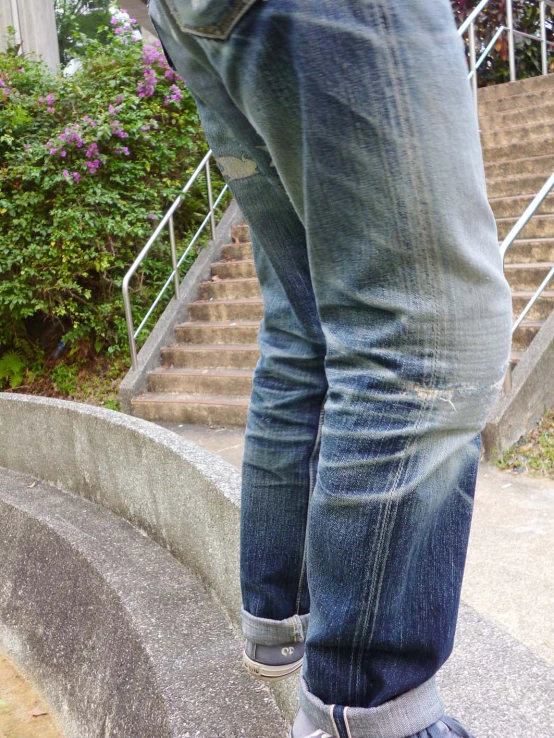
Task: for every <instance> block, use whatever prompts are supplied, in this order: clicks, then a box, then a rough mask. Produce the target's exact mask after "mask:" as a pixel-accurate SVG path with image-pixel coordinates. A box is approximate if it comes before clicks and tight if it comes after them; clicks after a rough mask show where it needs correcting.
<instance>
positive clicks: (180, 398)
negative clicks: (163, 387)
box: [133, 392, 250, 407]
mask: <svg viewBox="0 0 554 738" xmlns="http://www.w3.org/2000/svg"><path fill="white" fill-rule="evenodd" d="M155 402H163V403H175V404H178V403H181V404H183V405H234V406H236V407H248V403H249V402H250V398H249V397H246V396H244V397H242V396H240V395H192V394H183V393H181V392H146V393H145V394H143V395H138V396H137V397H134V398H133V404H138V403H141V404H146V403H155Z"/></svg>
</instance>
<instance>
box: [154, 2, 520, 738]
mask: <svg viewBox="0 0 554 738" xmlns="http://www.w3.org/2000/svg"><path fill="white" fill-rule="evenodd" d="M218 4H219V6H220V7H222V6H223V5H225V6H228V5H229V3H221V2H218V0H215V2H212V6H214V7H216V6H218ZM208 5H209V4H208ZM235 5H236V6H239V5H240V3H239V2H237V3H236V4H235ZM187 7H188V5H187ZM186 12H187V13H189V14H190V10H188V11H186ZM187 21H190V18H187ZM164 30H165V31H166V33H167V37H166V38H164V43H166V45H167V44H172V43H173V44H174V45H175V53H177V51H178V48H180V46H183V47H185V49H187V50H186V51H185V52H184V57H183V62H182V67H181V66H179V64H178V67H179V71H182V72H184V74H185V77H186V78H187V81H188V82H189V84H190V86H191V89H192V90H193V92H194V93H195V95H196V96H197V97H198V99H199V100H200V102H201V109H202V104H204V106H205V109H204V113H203V119H204V123H205V125H206V129H207V134H208V138H209V139H210V142H211V143H212V145H213V146H214V150H215V153H216V156H220V157H221V156H225V155H226V154H225V151H226V147H229V151H232V153H231V154H230V155H231V156H233V157H235V158H236V159H241V158H242V157H243V156H244V157H246V158H250V160H252V161H254V162H256V166H257V168H258V170H259V171H260V172H262V171H263V172H264V174H265V179H263V182H264V183H266V182H271V177H272V176H273V172H274V173H275V175H278V176H279V178H280V180H281V181H282V183H283V185H284V188H285V190H286V192H287V194H288V197H289V198H290V201H291V202H292V204H293V206H294V211H293V210H292V209H291V208H290V207H288V206H287V201H286V200H285V199H284V198H283V197H282V192H283V191H282V189H279V188H278V187H276V188H275V189H274V193H275V194H271V195H270V191H269V190H264V192H266V193H267V200H266V197H265V196H263V197H257V196H256V194H255V193H256V187H257V184H256V181H257V180H258V181H259V182H260V187H261V186H262V184H261V182H262V178H261V177H251V178H250V180H249V182H248V183H247V184H245V183H246V179H244V180H235V181H234V182H233V183H232V185H233V191H234V193H235V195H236V197H237V200H238V201H239V204H240V205H241V207H243V209H244V212H245V214H246V216H247V218H248V219H249V220H250V224H251V227H252V229H253V233H254V236H255V238H256V239H257V241H258V242H259V246H260V249H261V253H260V257H259V265H260V271H261V276H262V290H264V299H265V300H266V310H267V311H268V316H269V320H270V324H271V321H272V318H271V309H272V300H273V298H274V299H275V301H276V303H278V307H277V309H276V314H277V315H286V316H287V317H286V319H284V320H283V319H282V320H281V321H278V324H279V328H278V329H277V330H273V331H271V333H272V334H273V335H272V336H270V337H269V339H268V340H265V339H264V333H263V331H262V354H263V355H264V358H263V359H262V361H261V373H260V378H259V379H260V381H258V383H257V387H256V389H255V392H254V398H253V411H252V412H251V414H250V418H249V429H248V433H249V440H248V444H247V447H248V450H247V463H246V466H245V489H244V494H245V505H246V510H247V511H246V513H245V516H244V518H243V520H244V525H243V531H242V535H243V540H244V542H245V546H244V547H243V554H244V551H245V548H247V547H249V546H250V542H251V541H253V542H254V543H253V546H252V551H253V555H252V557H251V558H250V559H249V558H248V555H247V557H246V561H247V562H248V563H247V565H246V566H244V568H243V588H244V591H245V608H246V610H247V611H248V613H249V617H247V618H246V625H247V627H249V628H251V631H250V632H251V633H253V632H254V631H256V632H258V633H259V634H260V637H267V638H268V639H269V640H270V641H271V640H272V639H275V640H278V639H279V638H281V637H282V636H284V635H288V636H291V635H292V636H296V637H299V638H302V637H303V632H302V630H303V628H301V627H300V625H299V622H298V618H297V617H296V616H297V615H298V614H304V613H305V612H307V609H308V598H307V596H305V595H302V596H301V597H300V598H298V591H299V590H298V581H299V574H301V572H302V563H301V562H302V553H301V549H302V550H303V545H300V542H301V541H302V539H303V531H304V515H305V511H306V509H307V507H308V497H309V495H310V489H311V485H310V477H311V478H312V479H315V488H314V491H313V497H312V500H311V502H310V504H309V512H308V519H309V522H308V534H307V538H308V546H307V573H308V581H309V594H310V600H311V602H310V625H309V632H308V638H307V644H306V663H305V669H304V679H303V682H302V690H301V704H302V707H303V710H304V712H305V714H306V715H307V716H308V717H309V718H310V720H311V721H312V723H313V724H314V725H316V726H317V728H319V729H321V730H325V731H327V732H328V733H329V734H331V735H333V736H336V737H337V738H338V737H339V736H340V738H345V737H346V736H348V738H367V736H368V735H371V736H372V738H374V737H375V738H405V737H406V736H410V735H413V734H415V733H417V732H418V731H420V730H423V729H424V728H426V727H427V726H428V725H430V724H431V723H433V722H435V721H436V720H438V718H439V717H441V715H442V705H441V703H440V699H439V697H438V695H437V693H436V690H435V687H434V682H433V677H434V674H435V673H436V671H437V670H438V669H439V668H440V666H441V665H442V664H443V663H444V661H445V660H446V659H447V658H448V656H449V654H450V652H451V648H452V642H453V636H454V631H455V624H456V617H457V610H458V604H459V595H460V585H461V578H462V572H463V567H464V560H465V552H466V547H467V539H468V533H469V525H470V520H471V509H472V497H473V492H474V485H475V474H476V469H477V463H478V458H479V443H478V439H477V435H478V433H479V431H480V430H481V428H482V426H483V424H484V422H485V420H486V417H487V413H488V411H489V409H490V406H491V404H492V402H493V401H494V398H495V395H496V392H497V390H498V388H499V385H500V383H501V381H502V378H503V374H504V371H505V368H506V364H507V359H508V348H509V334H510V322H511V306H510V295H509V290H508V288H507V285H506V284H505V282H504V280H503V277H502V272H501V260H500V254H499V250H498V244H497V240H496V230H495V225H494V219H493V216H492V213H491V211H490V208H489V206H488V203H487V199H486V192H485V187H484V176H483V167H482V162H481V152H480V147H479V139H478V132H477V126H476V121H475V117H474V112H473V107H472V102H471V98H470V93H469V87H468V85H467V79H466V70H465V65H464V61H463V53H462V48H461V43H460V41H459V39H458V38H457V36H456V33H455V28H454V24H453V19H452V14H451V11H450V6H449V2H448V0H411V2H405V0H402V2H400V0H347V2H344V3H336V2H330V1H329V2H327V1H326V0H302V2H300V0H272V2H268V3H262V2H259V3H256V4H254V5H253V7H252V8H251V9H250V10H249V12H248V13H246V15H244V16H243V17H242V20H240V22H238V23H237V25H235V27H234V29H233V31H232V33H231V35H230V36H229V37H228V38H227V40H225V41H215V40H210V39H206V38H198V39H197V40H194V39H193V38H192V37H191V36H189V35H187V34H188V30H190V29H188V30H187V32H186V33H183V34H181V33H180V32H179V31H178V30H177V28H176V26H173V27H171V24H169V25H167V26H166V27H165V29H164ZM197 30H198V29H195V31H194V32H196V31H197ZM169 51H170V54H172V55H173V53H172V49H171V48H169ZM198 60H201V64H199V63H198ZM174 61H175V59H174ZM211 80H216V81H217V84H215V83H214V82H212V81H211ZM212 85H213V87H212V89H211V91H210V87H211V86H212ZM216 88H217V89H216ZM223 108H224V109H223ZM214 109H215V110H216V112H217V115H215V114H214ZM239 118H240V120H242V121H243V125H242V128H241V126H240V125H235V124H234V123H233V121H235V120H239ZM229 121H231V123H229ZM224 123H225V125H223V124H224ZM223 130H225V131H226V134H225V136H224V138H225V141H223V140H222V142H221V145H220V144H219V143H218V142H219V139H218V136H219V135H220V134H219V133H218V132H221V131H223ZM253 131H255V132H256V136H258V137H259V139H256V141H257V143H256V144H254V142H253V141H252V143H251V144H249V143H248V139H249V137H250V136H251V132H253ZM228 136H231V137H234V139H235V143H234V144H233V143H232V142H231V141H230V140H229V139H228V138H227V137H228ZM233 146H234V147H235V148H234V149H233ZM264 146H265V147H267V150H268V153H269V155H270V156H271V157H272V162H273V164H274V167H272V166H271V165H270V164H269V169H267V167H268V160H267V159H263V158H262V153H260V152H263V149H262V148H260V147H264ZM245 147H246V148H245ZM240 152H243V153H242V154H241V153H240ZM263 153H265V152H263ZM223 164H225V162H223ZM264 168H265V169H264ZM224 169H225V166H224ZM241 182H242V183H243V184H244V187H242V185H241V184H240V183H241ZM277 193H279V194H277ZM274 198H275V199H274ZM252 199H254V200H256V201H257V202H254V201H253V200H252ZM260 202H262V203H263V205H262V207H261V209H260V207H259V204H260ZM270 203H271V204H270ZM273 203H275V204H273ZM266 207H267V208H268V211H269V212H270V214H271V215H270V217H267V219H266V216H265V214H264V208H266ZM293 212H295V213H296V215H297V216H298V218H297V220H296V221H295V226H294V228H291V227H290V226H289V225H288V224H289V223H290V222H292V220H290V218H291V213H293ZM281 214H282V215H281ZM281 218H282V221H283V223H286V224H287V226H286V228H285V226H283V225H282V224H281V225H279V222H280V220H281ZM302 229H303V230H302ZM285 234H286V237H285ZM292 234H296V236H294V237H293V238H290V236H291V235H292ZM291 244H292V248H291ZM266 260H267V264H268V265H271V268H270V269H269V270H268V271H267V272H266V273H265V276H264V263H266ZM294 279H298V280H299V283H298V285H296V286H292V280H294ZM264 283H265V287H264ZM311 295H313V298H312V297H311ZM290 326H292V327H290ZM310 330H312V333H310ZM313 331H315V334H314V333H313ZM264 341H265V342H264ZM323 351H324V353H325V364H324V370H323V362H322V359H323ZM274 352H275V355H276V356H277V357H278V358H277V364H274V363H273V358H272V357H273V353H274ZM280 352H284V360H283V358H282V357H281V356H280ZM304 352H306V354H304ZM288 392H291V393H292V395H291V397H292V402H289V401H288V399H289V398H288V397H287V393H288ZM326 392H327V399H326V401H325V405H324V409H325V417H324V423H323V427H322V434H321V449H320V451H319V454H317V442H316V434H317V427H318V422H319V418H320V411H321V404H322V401H323V397H324V395H325V393H326ZM296 393H299V394H298V395H297V394H296ZM297 398H298V402H297V404H296V406H295V402H296V400H297ZM295 408H296V412H295ZM251 429H252V431H251ZM295 438H298V439H299V440H298V443H297V442H296V441H295ZM266 439H267V440H266ZM295 449H296V454H297V455H296V456H295ZM281 453H282V456H283V459H282V460H283V465H282V466H280V465H279V463H278V461H277V460H278V459H279V458H280V455H281ZM316 456H317V460H318V464H319V466H318V468H317V470H316V468H315V463H314V462H315V460H316ZM295 458H299V459H301V463H300V464H298V466H297V467H296V468H295V466H294V459H295ZM248 459H250V460H251V461H250V464H251V468H249V467H248V464H249V462H248ZM275 463H277V466H274V464H275ZM310 469H311V470H312V474H311V475H310ZM316 472H317V473H316ZM281 509H282V510H283V511H284V517H282V518H281V516H280V514H279V511H280V510H281ZM288 525H290V526H291V528H290V529H288V528H287V526H288ZM264 538H267V539H270V540H265V541H264V540H259V539H264ZM244 561H245V560H244V559H243V563H244ZM289 571H293V572H294V575H293V576H289V574H288V573H289ZM251 582H253V584H251ZM299 603H300V606H299ZM250 608H252V609H250ZM302 626H303V624H302ZM256 629H257V630H256ZM281 640H282V641H285V640H287V638H285V637H282V638H281Z"/></svg>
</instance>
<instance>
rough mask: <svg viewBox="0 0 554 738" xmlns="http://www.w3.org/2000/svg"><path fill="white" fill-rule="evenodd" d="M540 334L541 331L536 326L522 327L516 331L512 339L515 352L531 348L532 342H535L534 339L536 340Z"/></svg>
mask: <svg viewBox="0 0 554 738" xmlns="http://www.w3.org/2000/svg"><path fill="white" fill-rule="evenodd" d="M538 332H539V329H538V328H535V327H534V326H533V327H531V326H525V327H522V326H520V327H519V328H517V329H516V332H515V333H514V336H513V339H512V348H513V349H514V350H515V351H525V349H527V348H529V345H530V344H531V341H532V340H533V338H535V336H536V335H537V333H538Z"/></svg>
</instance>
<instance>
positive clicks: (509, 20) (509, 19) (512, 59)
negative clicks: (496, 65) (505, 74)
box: [506, 0, 516, 82]
mask: <svg viewBox="0 0 554 738" xmlns="http://www.w3.org/2000/svg"><path fill="white" fill-rule="evenodd" d="M506 26H507V27H508V58H509V63H510V82H515V81H516V52H515V43H514V12H513V7H512V0H506Z"/></svg>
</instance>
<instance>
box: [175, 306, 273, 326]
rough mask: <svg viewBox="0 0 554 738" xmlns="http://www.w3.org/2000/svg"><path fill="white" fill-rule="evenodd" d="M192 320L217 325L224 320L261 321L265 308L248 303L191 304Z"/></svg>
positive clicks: (189, 309) (190, 316)
mask: <svg viewBox="0 0 554 738" xmlns="http://www.w3.org/2000/svg"><path fill="white" fill-rule="evenodd" d="M188 313H189V318H190V320H201V321H207V320H213V321H215V322H217V323H219V322H222V321H224V320H230V321H235V320H261V319H262V318H263V313H264V308H263V305H262V304H261V303H254V304H253V305H249V304H248V303H247V302H236V303H234V304H233V303H229V304H226V305H210V304H209V303H207V304H204V305H201V304H198V303H191V304H190V305H189V306H188Z"/></svg>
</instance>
